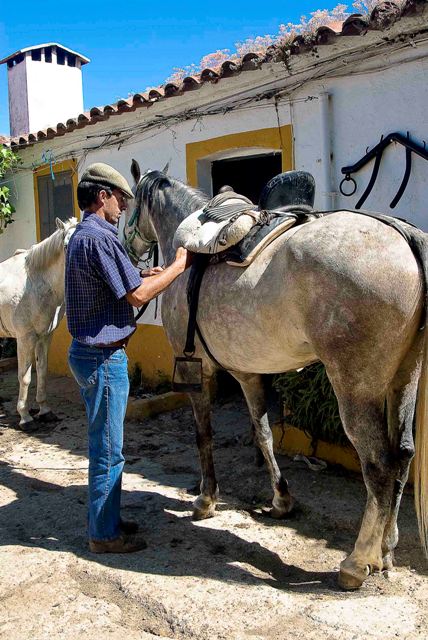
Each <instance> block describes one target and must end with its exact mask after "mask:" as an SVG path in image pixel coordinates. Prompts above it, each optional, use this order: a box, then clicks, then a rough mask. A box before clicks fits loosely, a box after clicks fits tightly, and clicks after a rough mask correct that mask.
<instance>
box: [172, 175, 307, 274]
mask: <svg viewBox="0 0 428 640" xmlns="http://www.w3.org/2000/svg"><path fill="white" fill-rule="evenodd" d="M314 195H315V182H314V179H313V177H312V176H311V175H310V174H309V173H306V172H304V171H288V172H285V173H281V174H279V175H278V176H275V178H273V179H272V180H271V181H270V182H268V184H267V185H266V187H265V188H264V189H263V192H262V194H261V197H260V202H259V206H258V207H257V206H256V205H254V204H253V203H252V202H251V200H249V199H248V198H246V197H245V196H242V195H240V194H237V193H235V192H233V191H232V190H229V191H226V192H224V193H220V194H218V195H217V196H215V197H214V198H213V199H212V200H210V201H209V202H208V203H207V204H206V205H205V206H204V207H203V208H202V209H198V210H197V211H195V212H194V213H193V214H191V215H190V216H188V217H187V218H186V219H185V220H184V221H183V222H182V223H181V224H180V225H179V227H178V229H177V231H176V233H175V236H174V247H175V248H178V247H179V246H182V247H185V248H186V249H188V250H189V251H192V252H193V253H201V254H209V255H211V256H213V259H212V260H211V262H212V263H215V262H219V261H225V262H227V263H228V264H230V265H233V266H237V267H246V266H248V265H249V264H251V262H252V261H253V260H254V258H255V257H256V255H258V254H259V253H260V251H262V250H263V249H264V248H265V247H266V246H268V245H269V244H270V243H271V242H272V241H273V240H275V238H277V237H278V236H279V235H281V234H282V233H284V232H285V231H287V230H288V229H290V228H291V227H293V226H295V225H296V224H302V223H303V222H308V221H309V220H311V219H313V218H315V217H318V216H317V214H315V213H314V211H313V209H312V206H313V202H314Z"/></svg>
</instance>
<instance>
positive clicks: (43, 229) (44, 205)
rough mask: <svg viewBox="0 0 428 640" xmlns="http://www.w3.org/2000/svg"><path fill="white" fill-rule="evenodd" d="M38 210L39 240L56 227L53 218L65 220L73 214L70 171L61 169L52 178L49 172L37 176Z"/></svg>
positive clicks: (48, 234)
mask: <svg viewBox="0 0 428 640" xmlns="http://www.w3.org/2000/svg"><path fill="white" fill-rule="evenodd" d="M37 190H38V197H39V203H38V204H39V212H40V214H39V215H40V240H44V239H45V238H47V237H48V236H50V235H51V233H53V232H54V231H55V229H56V224H55V218H60V219H61V220H67V219H68V218H71V217H72V216H74V215H75V207H74V189H73V180H72V173H71V171H61V172H60V173H56V174H55V180H52V177H51V175H50V174H48V175H46V176H38V177H37Z"/></svg>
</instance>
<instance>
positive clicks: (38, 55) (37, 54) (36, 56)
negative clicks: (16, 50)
mask: <svg viewBox="0 0 428 640" xmlns="http://www.w3.org/2000/svg"><path fill="white" fill-rule="evenodd" d="M31 59H32V60H35V61H36V62H40V61H41V59H42V50H41V49H33V51H32V52H31Z"/></svg>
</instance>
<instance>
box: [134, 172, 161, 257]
mask: <svg viewBox="0 0 428 640" xmlns="http://www.w3.org/2000/svg"><path fill="white" fill-rule="evenodd" d="M131 174H132V177H133V178H134V186H133V189H132V190H133V192H134V195H135V206H134V210H133V212H132V213H131V212H127V214H126V217H125V227H124V237H125V249H126V251H127V252H128V255H129V257H130V258H131V260H132V262H133V263H134V264H137V263H138V261H139V260H140V258H141V256H142V255H143V254H144V253H147V252H148V251H150V249H151V248H152V247H153V246H154V245H155V244H156V243H157V242H158V237H157V234H156V230H155V227H154V225H153V221H152V218H151V213H152V210H153V200H154V191H155V188H156V187H159V185H160V183H161V182H162V180H166V181H167V180H168V177H167V176H166V175H165V173H164V172H161V171H151V170H150V169H149V170H148V171H146V172H145V173H144V174H141V171H140V167H139V165H138V162H137V161H136V160H133V161H132V165H131Z"/></svg>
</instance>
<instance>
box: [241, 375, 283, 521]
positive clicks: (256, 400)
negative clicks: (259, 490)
mask: <svg viewBox="0 0 428 640" xmlns="http://www.w3.org/2000/svg"><path fill="white" fill-rule="evenodd" d="M231 373H232V372H231ZM232 375H233V376H234V377H235V378H236V379H237V380H238V382H239V383H240V385H241V388H242V391H243V393H244V396H245V399H246V401H247V405H248V409H249V412H250V415H251V420H252V425H253V428H254V439H255V443H256V445H257V447H258V448H259V449H260V451H261V452H262V454H263V457H264V460H265V461H266V465H267V468H268V470H269V475H270V479H271V483H272V489H273V499H272V511H271V515H272V516H273V517H274V518H282V517H283V516H285V515H286V514H287V513H289V512H290V511H291V509H292V508H293V503H294V500H293V498H292V496H291V495H290V493H289V491H288V482H287V480H286V479H285V478H284V477H283V476H282V474H281V471H280V470H279V467H278V464H277V461H276V459H275V455H274V453H273V438H272V431H271V429H270V426H269V420H268V415H267V410H266V397H265V390H264V387H263V381H262V377H261V375H259V374H250V373H237V372H233V373H232Z"/></svg>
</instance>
